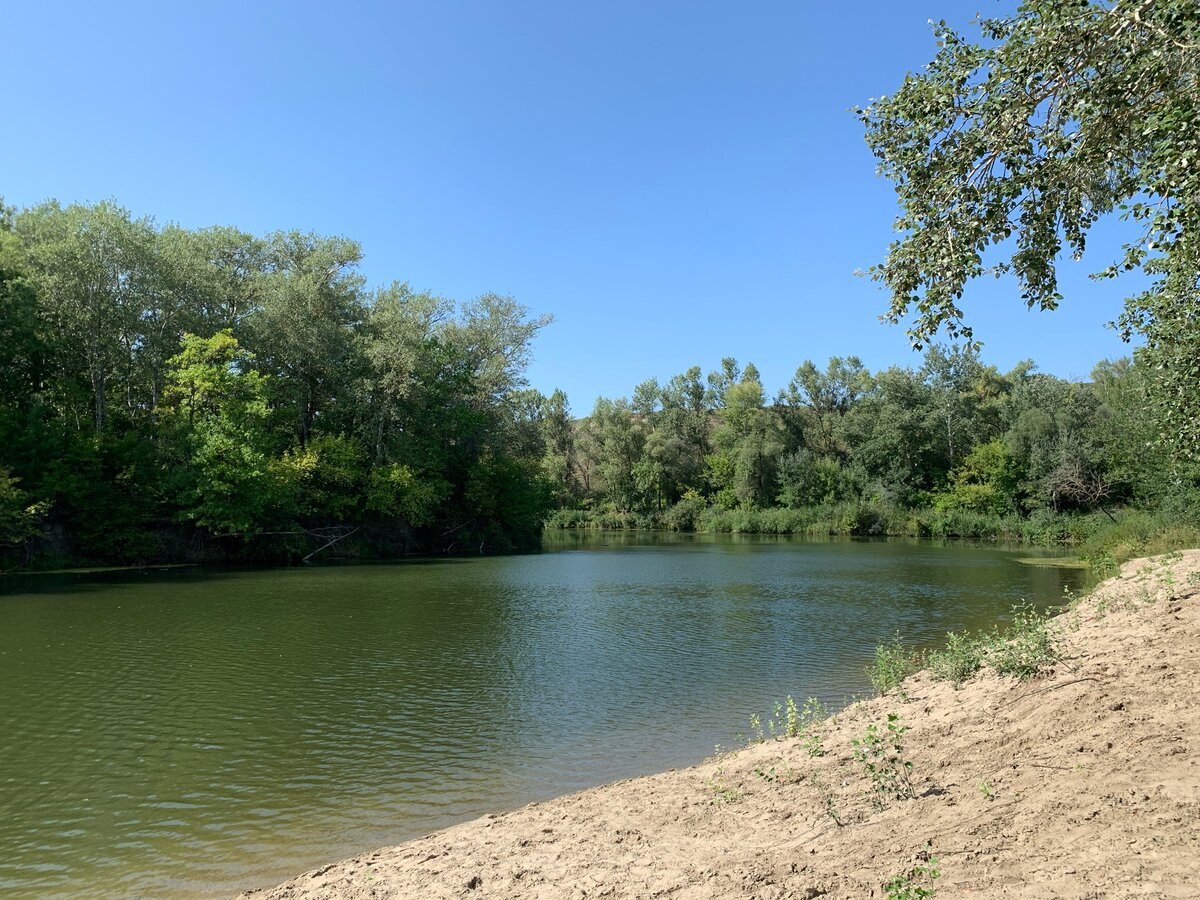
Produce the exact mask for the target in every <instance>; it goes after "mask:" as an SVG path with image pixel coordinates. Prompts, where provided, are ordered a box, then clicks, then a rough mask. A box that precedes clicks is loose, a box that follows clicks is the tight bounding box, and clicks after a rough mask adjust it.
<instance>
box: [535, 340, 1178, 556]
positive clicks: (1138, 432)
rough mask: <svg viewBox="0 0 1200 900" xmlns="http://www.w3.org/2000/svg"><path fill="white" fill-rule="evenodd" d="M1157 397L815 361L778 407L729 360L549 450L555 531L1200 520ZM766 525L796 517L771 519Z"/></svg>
mask: <svg viewBox="0 0 1200 900" xmlns="http://www.w3.org/2000/svg"><path fill="white" fill-rule="evenodd" d="M1152 384H1153V381H1152V379H1149V378H1148V377H1147V373H1146V372H1145V371H1144V367H1143V366H1140V365H1139V364H1136V363H1134V362H1132V361H1131V360H1129V359H1127V358H1125V359H1120V360H1117V361H1104V362H1101V363H1099V364H1098V365H1097V366H1096V367H1095V369H1094V371H1093V372H1092V375H1091V379H1090V380H1089V381H1087V382H1079V381H1070V380H1066V379H1062V378H1058V377H1055V376H1053V375H1049V374H1046V373H1042V372H1039V371H1037V368H1036V366H1035V365H1034V364H1033V363H1032V362H1023V363H1021V364H1020V365H1018V366H1016V367H1015V368H1014V369H1013V370H1012V371H1011V372H1007V373H1001V372H1000V371H999V370H998V369H996V367H994V366H990V365H987V364H986V363H984V362H983V360H982V359H981V358H980V357H979V355H978V353H977V352H976V351H975V350H974V349H973V348H972V347H970V346H969V345H958V346H951V347H947V346H941V345H938V346H933V347H930V348H929V349H928V350H927V351H926V353H925V354H924V357H923V359H922V362H921V364H920V365H919V366H917V367H907V368H906V367H899V366H893V367H891V368H888V369H885V370H883V371H879V372H874V373H873V372H870V371H869V370H868V369H867V368H866V367H865V366H864V365H863V364H862V362H861V360H859V359H858V358H856V357H853V356H851V357H847V358H842V357H834V358H832V359H830V360H829V361H828V362H827V363H826V365H825V366H824V367H820V366H818V365H816V364H815V363H813V362H811V361H805V362H804V363H803V364H802V365H800V367H799V368H798V369H797V370H796V373H795V376H794V377H793V378H792V379H791V380H790V381H789V382H788V384H787V385H786V386H785V387H784V388H783V389H782V390H780V391H778V392H777V393H776V395H775V396H774V397H773V398H771V397H769V396H768V394H767V392H766V389H765V388H764V386H763V384H762V380H761V377H760V375H759V372H758V370H757V369H756V367H755V366H753V365H746V366H745V367H741V366H739V364H738V362H737V361H736V360H734V359H725V360H722V363H721V366H720V368H718V369H716V370H714V371H712V372H709V373H708V374H707V376H706V377H702V374H701V369H700V368H699V367H694V368H691V369H689V370H688V371H686V372H684V373H682V374H679V375H676V376H674V377H673V378H671V379H670V380H668V381H667V382H666V383H665V384H660V383H659V382H658V381H657V380H656V379H650V380H648V381H644V382H642V383H641V384H639V385H637V386H636V387H635V388H634V390H633V392H632V395H631V397H627V398H626V397H623V398H620V399H617V400H610V399H605V398H601V399H600V400H598V401H597V402H596V405H595V408H594V409H593V410H592V413H591V415H590V416H588V417H587V418H586V419H583V420H581V421H579V422H578V423H577V424H576V426H575V427H573V428H571V427H568V419H567V418H566V417H561V419H560V424H559V425H558V426H557V427H556V428H554V429H553V434H552V435H550V436H549V440H548V448H549V449H548V455H547V462H546V471H547V474H548V475H549V476H550V477H551V478H552V479H553V480H554V484H555V491H556V499H557V501H558V503H559V506H560V509H559V511H558V512H557V513H555V515H554V516H553V517H552V522H553V523H555V524H558V525H562V526H573V525H585V524H608V525H622V524H626V525H643V526H652V527H668V528H676V529H683V530H687V529H693V528H699V529H702V530H718V531H719V530H748V531H822V532H828V531H831V532H846V533H859V534H883V533H911V534H929V533H938V534H945V535H948V536H949V535H959V536H988V535H993V534H995V533H996V532H997V530H998V523H1002V524H1003V525H1004V526H1005V527H1003V528H1001V529H1000V530H1002V531H1004V532H1005V533H1007V534H1009V535H1018V536H1019V535H1023V534H1034V535H1039V536H1042V538H1043V539H1051V540H1052V539H1061V538H1062V537H1063V536H1064V535H1063V533H1062V528H1063V527H1065V526H1064V525H1063V523H1064V522H1066V521H1067V520H1069V519H1070V517H1072V516H1078V515H1080V514H1095V515H1097V516H1104V517H1108V518H1115V516H1114V512H1115V511H1116V510H1119V509H1121V508H1124V507H1128V506H1137V507H1141V508H1150V509H1167V508H1170V509H1178V510H1180V511H1187V510H1192V511H1194V510H1195V509H1196V508H1197V505H1196V498H1197V487H1198V484H1200V482H1198V479H1197V475H1198V470H1197V468H1196V466H1195V465H1194V464H1193V463H1189V462H1188V461H1186V460H1185V459H1183V458H1180V457H1179V456H1178V455H1177V454H1172V453H1171V452H1170V450H1169V448H1168V447H1167V446H1165V445H1164V443H1163V442H1162V441H1159V440H1158V439H1157V431H1156V425H1155V423H1154V421H1153V419H1152V417H1150V416H1148V415H1146V414H1145V407H1146V405H1147V403H1148V399H1147V398H1148V396H1149V394H1148V390H1149V388H1150V387H1151V386H1152ZM770 511H776V512H778V511H794V513H795V514H791V515H787V514H782V515H766V514H765V513H767V512H770Z"/></svg>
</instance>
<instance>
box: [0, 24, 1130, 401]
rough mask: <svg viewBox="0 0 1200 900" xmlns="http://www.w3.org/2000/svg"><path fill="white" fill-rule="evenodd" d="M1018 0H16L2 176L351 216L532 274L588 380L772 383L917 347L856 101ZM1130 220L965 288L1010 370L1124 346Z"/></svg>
mask: <svg viewBox="0 0 1200 900" xmlns="http://www.w3.org/2000/svg"><path fill="white" fill-rule="evenodd" d="M1011 5H1012V4H1011V3H1009V2H999V0H970V2H965V0H890V2H885V0H859V2H853V0H852V2H844V3H832V4H831V3H816V2H812V0H804V2H801V0H790V2H758V3H733V2H726V3H710V2H697V0H687V2H684V0H672V2H654V0H629V2H627V0H603V2H599V0H592V2H572V0H555V2H548V0H547V2H542V0H538V2H523V0H506V2H497V0H487V2H485V0H471V2H454V0H438V2H429V0H425V2H420V3H418V2H377V3H361V2H360V3H347V2H343V3H337V4H335V3H329V2H323V3H313V2H297V0H289V2H286V3H285V2H278V3H267V2H247V0H240V2H227V0H205V2H202V3H164V2H161V0H155V2H152V3H144V4H134V3H125V2H119V0H114V2H111V3H104V4H98V3H86V4H85V3H82V2H80V3H72V4H66V3H56V2H50V0H41V2H38V3H13V4H9V5H8V7H7V8H6V11H5V14H4V59H5V63H6V65H5V79H4V82H5V87H4V99H5V103H4V113H5V115H4V120H5V135H4V137H3V139H2V140H0V195H3V196H4V197H5V199H6V200H7V201H8V202H9V203H13V204H16V205H19V206H23V205H28V204H31V203H35V202H38V201H40V200H43V199H47V198H52V197H53V198H57V199H59V200H61V201H63V202H73V201H96V200H101V199H104V198H106V197H114V198H116V199H117V200H118V201H120V202H121V203H122V204H124V205H125V206H127V207H129V208H130V209H131V210H132V211H133V212H134V213H135V214H138V215H146V214H150V215H154V216H156V217H157V218H158V219H159V221H160V222H165V221H169V220H174V221H177V222H180V223H181V224H183V225H186V226H192V227H195V226H204V225H211V224H229V225H236V226H238V227H240V228H242V229H244V230H247V231H251V232H255V233H263V232H267V231H270V230H274V229H291V228H299V229H301V230H306V231H307V230H312V231H317V232H321V233H327V234H344V235H347V236H350V237H353V238H356V239H358V240H359V241H361V243H362V245H363V249H364V252H365V256H366V259H365V263H364V267H363V268H364V272H365V274H366V275H367V277H368V279H369V280H370V281H371V283H372V284H383V283H387V282H390V281H392V280H393V279H399V280H404V281H408V282H410V283H411V284H412V285H413V286H414V287H415V288H417V289H429V290H432V291H434V292H436V293H439V294H442V295H444V296H449V297H455V298H458V299H460V300H466V299H470V298H472V297H474V296H478V295H479V294H481V293H484V292H487V291H495V292H498V293H504V294H512V295H514V296H515V297H516V298H517V299H518V300H519V301H521V302H522V303H524V304H525V305H526V306H528V307H529V309H530V310H531V311H532V312H535V313H544V312H549V313H552V314H553V315H554V317H555V322H554V324H553V325H551V326H550V327H549V328H547V329H546V330H545V331H544V332H543V333H542V335H541V337H540V338H539V340H538V343H537V345H536V348H535V362H534V364H533V366H532V367H531V370H530V380H531V383H532V384H533V386H535V387H537V388H540V389H541V390H543V391H546V392H549V391H550V390H552V389H553V388H555V387H561V388H563V389H564V390H566V391H567V394H568V397H569V398H570V400H571V403H572V407H573V409H574V410H575V412H576V413H577V414H586V413H587V412H588V411H589V410H590V408H591V405H592V402H593V400H594V399H595V397H596V396H597V395H598V394H603V395H606V396H619V395H623V394H628V393H630V392H631V391H632V388H633V386H634V384H636V383H637V382H639V381H641V380H643V379H645V378H647V377H650V376H656V377H658V378H660V379H666V378H669V377H670V376H671V375H672V374H674V373H676V372H680V371H683V370H684V369H686V368H687V367H689V366H691V365H700V366H702V367H703V368H704V369H705V371H708V370H709V369H712V368H715V367H716V366H717V365H718V362H719V360H720V358H721V357H723V356H735V357H737V358H738V359H739V360H741V361H743V362H745V361H752V362H754V363H755V364H756V365H757V366H758V367H759V369H760V370H761V371H762V373H763V378H764V382H765V383H766V387H767V389H768V391H769V392H774V391H775V390H776V389H777V388H779V387H781V386H782V385H783V384H784V383H786V381H787V379H788V378H789V377H790V376H791V373H792V372H793V371H794V370H795V368H796V366H797V365H798V364H799V363H800V362H802V361H803V360H804V359H806V358H812V359H814V360H818V361H823V360H824V359H825V358H826V357H828V356H830V355H848V354H858V355H859V356H861V357H862V358H863V360H864V362H866V364H867V365H868V366H870V367H871V368H872V369H876V368H880V367H884V366H887V365H891V364H893V363H899V364H903V365H913V364H916V363H917V362H918V361H919V360H918V358H917V357H915V356H914V355H913V353H912V352H911V351H910V350H909V349H908V345H907V342H906V340H905V337H904V333H903V330H902V329H901V328H896V327H887V326H883V325H881V324H880V323H879V322H878V321H877V318H876V317H877V315H878V314H879V313H880V312H881V311H882V310H883V308H884V307H885V305H886V297H885V296H884V295H883V294H882V293H881V292H880V291H879V289H878V287H877V286H876V285H875V284H873V283H872V282H870V281H868V280H866V279H863V278H857V277H855V275H854V272H855V270H856V269H863V268H866V267H867V266H869V265H871V264H872V263H874V262H877V261H878V260H879V259H880V258H881V256H882V254H883V253H884V251H885V248H886V246H887V244H888V242H889V240H890V239H891V221H892V219H893V217H894V213H895V204H894V199H893V193H892V190H891V187H890V185H889V184H888V183H886V182H885V181H883V180H882V179H880V178H879V177H878V176H876V175H875V170H874V160H873V159H872V157H871V155H870V153H869V152H868V150H867V148H866V145H865V143H864V142H863V138H862V129H861V126H860V125H859V123H858V122H857V120H856V119H855V118H854V116H853V115H851V113H850V112H848V108H849V107H851V106H853V105H855V104H860V103H864V102H865V101H866V100H867V99H868V98H870V97H873V96H878V95H880V94H884V93H888V92H890V91H891V90H892V89H893V88H894V87H895V86H896V85H898V84H899V83H900V81H901V79H902V78H903V76H904V74H905V73H906V72H907V71H910V70H915V69H918V68H920V67H921V66H922V65H923V64H924V63H925V62H927V61H928V59H929V58H930V57H931V56H932V54H933V52H934V44H933V39H932V36H931V33H930V29H929V26H928V24H927V22H928V20H929V19H938V18H944V19H946V20H948V21H949V22H951V23H952V24H956V25H959V26H961V27H962V28H963V29H965V30H966V31H967V32H968V33H969V34H974V33H975V32H974V30H973V27H972V26H971V24H970V23H971V21H972V20H973V19H974V16H975V14H976V12H979V11H982V12H984V13H985V14H988V15H991V14H997V13H1001V12H1004V11H1005V10H1006V9H1009V8H1010V7H1011ZM1119 235H1120V229H1119V228H1118V227H1115V226H1114V227H1109V228H1105V229H1104V230H1103V231H1102V232H1101V233H1099V234H1098V235H1097V239H1096V240H1094V241H1093V243H1092V246H1091V248H1090V251H1089V254H1088V257H1087V258H1085V260H1084V261H1083V262H1082V263H1074V262H1070V261H1068V262H1065V263H1064V264H1063V266H1062V269H1061V271H1062V276H1063V279H1062V283H1063V293H1064V294H1065V296H1066V301H1065V302H1064V304H1063V306H1062V308H1061V309H1060V310H1058V311H1057V312H1054V313H1038V312H1029V311H1026V310H1025V308H1024V306H1023V305H1022V304H1021V302H1020V300H1019V298H1018V297H1017V295H1016V291H1015V288H1014V285H1013V283H1012V282H1009V281H1003V280H1001V281H994V280H988V281H987V282H981V283H980V284H978V285H976V286H974V287H972V289H971V290H970V291H969V293H968V294H967V296H966V298H965V300H964V303H963V305H964V308H965V309H966V310H967V312H968V319H969V321H970V322H971V323H972V324H974V325H975V326H976V335H977V337H980V338H982V339H983V341H984V343H985V348H984V357H985V359H986V360H987V361H988V362H991V363H994V364H996V365H998V366H1000V367H1001V368H1002V369H1007V368H1009V367H1011V366H1012V365H1013V364H1014V363H1015V362H1017V361H1018V360H1021V359H1024V358H1033V359H1035V360H1036V361H1037V362H1038V363H1039V365H1040V366H1041V368H1042V369H1043V370H1045V371H1049V372H1053V373H1055V374H1059V375H1063V376H1078V377H1086V375H1087V373H1088V372H1089V371H1090V369H1091V366H1092V364H1093V363H1094V362H1095V361H1096V360H1098V359H1100V358H1103V357H1112V356H1118V355H1122V354H1124V353H1126V352H1127V351H1128V348H1127V347H1126V346H1125V345H1123V344H1121V342H1120V341H1119V339H1118V338H1117V337H1116V335H1115V334H1114V333H1113V332H1112V331H1110V330H1107V329H1105V327H1104V323H1105V322H1107V321H1109V320H1111V319H1112V318H1114V317H1115V316H1116V314H1117V313H1118V312H1119V310H1120V305H1121V304H1120V298H1121V297H1122V296H1123V295H1124V294H1125V293H1128V292H1130V291H1132V290H1133V289H1134V287H1135V286H1136V285H1135V283H1134V282H1132V281H1129V282H1119V283H1104V284H1098V283H1095V282H1091V281H1089V280H1088V279H1087V278H1086V275H1087V273H1088V272H1090V271H1093V270H1095V269H1098V268H1100V267H1101V266H1102V265H1104V264H1107V262H1108V261H1109V256H1110V254H1111V253H1112V251H1113V249H1114V248H1115V247H1116V246H1118V244H1119V240H1118V237H1119Z"/></svg>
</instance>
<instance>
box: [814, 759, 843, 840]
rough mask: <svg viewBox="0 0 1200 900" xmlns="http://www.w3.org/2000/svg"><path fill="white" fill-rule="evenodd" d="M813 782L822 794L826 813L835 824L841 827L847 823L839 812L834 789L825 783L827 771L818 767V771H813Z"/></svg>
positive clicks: (822, 802)
mask: <svg viewBox="0 0 1200 900" xmlns="http://www.w3.org/2000/svg"><path fill="white" fill-rule="evenodd" d="M812 784H813V787H815V788H816V789H817V793H818V794H820V795H821V804H822V805H823V806H824V807H825V815H827V816H829V818H831V819H833V824H834V825H836V826H837V827H838V828H841V827H842V826H843V825H844V824H845V823H844V822H843V821H842V814H841V813H840V812H838V808H837V803H836V802H835V801H834V797H833V791H832V790H831V789H830V787H829V785H828V784H826V783H825V773H824V772H823V771H822V770H821V769H817V771H815V772H813V773H812Z"/></svg>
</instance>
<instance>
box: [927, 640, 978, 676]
mask: <svg viewBox="0 0 1200 900" xmlns="http://www.w3.org/2000/svg"><path fill="white" fill-rule="evenodd" d="M927 661H928V663H929V673H930V675H932V676H933V677H934V678H935V679H936V680H938V681H950V682H953V684H954V686H955V687H959V686H960V685H961V684H962V683H963V682H964V681H966V680H967V679H968V678H970V677H971V676H972V675H974V674H975V673H976V672H978V671H979V669H980V667H981V666H982V665H983V646H982V645H981V644H980V642H979V641H978V640H976V639H973V638H970V637H968V636H967V635H965V634H955V633H954V632H950V633H948V634H947V635H946V646H945V647H943V648H942V649H941V650H934V651H932V652H931V653H930V654H929V656H928V657H927Z"/></svg>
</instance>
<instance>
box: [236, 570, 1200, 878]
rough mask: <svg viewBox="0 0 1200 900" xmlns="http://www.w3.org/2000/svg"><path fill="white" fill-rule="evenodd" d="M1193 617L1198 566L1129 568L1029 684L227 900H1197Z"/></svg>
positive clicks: (875, 712)
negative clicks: (876, 748)
mask: <svg viewBox="0 0 1200 900" xmlns="http://www.w3.org/2000/svg"><path fill="white" fill-rule="evenodd" d="M1198 600H1200V551H1187V552H1184V553H1172V554H1167V555H1165V556H1160V557H1153V558H1150V559H1141V560H1134V561H1132V562H1129V563H1126V564H1125V565H1124V566H1122V568H1121V574H1120V575H1119V576H1116V577H1114V578H1111V579H1109V580H1108V581H1105V582H1103V583H1101V584H1100V585H1098V586H1097V587H1096V588H1095V589H1093V591H1092V592H1091V593H1090V594H1089V595H1087V596H1086V597H1085V598H1083V599H1082V600H1081V601H1080V602H1079V603H1078V604H1077V605H1075V606H1073V608H1072V609H1071V610H1070V611H1069V612H1065V613H1063V614H1062V615H1060V616H1058V617H1057V618H1056V619H1054V620H1052V621H1053V623H1054V625H1055V627H1056V629H1057V630H1058V631H1060V632H1061V639H1062V642H1063V647H1064V655H1063V657H1062V659H1061V660H1060V661H1059V662H1058V663H1057V664H1055V665H1054V667H1053V669H1052V670H1051V671H1049V672H1047V673H1046V674H1044V675H1042V676H1040V677H1038V678H1035V679H1031V680H1025V681H1020V680H1017V679H1015V678H1012V677H1001V676H997V675H995V674H993V673H991V672H985V673H981V674H976V675H974V676H973V677H971V678H970V679H969V680H967V681H966V682H965V683H964V684H963V686H962V687H961V688H958V689H956V688H955V687H954V686H953V685H952V684H950V683H949V682H944V681H943V682H937V681H934V680H933V679H932V677H931V675H930V673H929V671H928V670H923V671H922V672H920V673H918V674H916V675H914V676H911V677H910V678H909V679H908V680H906V681H905V682H904V684H903V685H902V687H901V689H900V690H899V691H897V690H893V691H890V692H889V693H888V694H886V695H884V696H882V697H878V698H874V699H871V700H865V701H859V702H857V703H854V704H851V705H850V706H848V707H846V708H845V709H843V710H842V711H841V712H839V713H837V714H836V715H835V716H833V717H831V718H830V719H829V720H826V721H825V722H824V723H822V724H820V725H819V726H816V727H814V728H812V729H811V730H810V731H809V732H808V733H806V734H804V735H801V736H798V737H793V738H787V739H781V740H767V741H765V742H762V743H757V744H751V745H750V746H748V747H746V748H743V749H741V750H737V751H733V752H730V753H725V754H722V755H720V756H718V757H714V758H711V759H709V760H707V761H705V762H703V763H701V764H699V765H696V766H691V767H689V768H686V769H681V770H677V771H669V772H666V773H662V774H658V775H651V776H646V777H642V778H637V779H632V780H627V781H620V782H615V783H611V784H607V785H604V786H601V787H598V788H593V789H590V790H586V791H583V792H580V793H577V794H572V795H568V796H565V797H559V798H556V799H553V800H549V801H544V802H541V803H535V804H531V805H529V806H525V807H522V808H520V809H517V810H514V811H511V812H506V813H494V814H490V815H487V816H484V817H481V818H478V819H475V820H472V821H469V822H465V823H463V824H460V825H457V826H454V827H452V828H449V829H445V830H443V831H438V832H434V833H432V834H429V835H426V836H425V837H421V838H417V839H415V840H411V841H407V842H405V843H403V844H400V845H397V846H392V847H386V848H381V849H378V850H375V851H371V852H368V853H364V854H360V855H358V856H355V857H352V858H351V859H348V860H343V861H341V862H335V863H331V864H328V865H324V866H321V867H319V868H317V869H314V870H312V871H310V872H308V873H305V874H304V875H301V876H299V877H297V878H294V879H292V880H290V881H287V882H284V883H282V884H279V885H276V886H274V887H265V888H259V889H255V890H251V891H248V892H247V893H244V894H242V895H240V896H241V897H242V898H245V900H284V898H288V900H302V898H303V900H318V898H320V900H333V898H346V900H365V898H384V897H395V898H400V897H422V898H426V897H428V898H438V897H446V898H449V897H463V896H471V897H487V898H518V897H521V898H524V897H532V898H558V897H567V898H588V897H647V898H649V897H681V898H713V900H715V898H719V897H745V898H750V897H755V898H763V900H766V898H780V900H782V898H785V897H807V898H815V897H827V898H851V897H856V898H857V897H868V896H874V897H883V896H887V893H888V892H887V890H886V889H885V885H886V884H888V883H889V882H892V883H893V885H895V884H896V883H897V882H895V881H893V879H900V880H901V882H902V883H903V884H905V885H908V886H909V887H912V888H914V889H915V888H916V887H920V886H926V887H929V888H932V889H935V890H936V895H937V896H938V897H954V896H980V895H986V896H995V897H1047V896H1060V897H1078V898H1083V897H1098V896H1104V897H1124V896H1141V897H1145V896H1152V897H1164V898H1166V897H1186V896H1196V895H1197V894H1198V893H1200V873H1198V872H1197V871H1196V865H1195V862H1194V861H1195V860H1196V859H1198V858H1200V828H1197V827H1196V825H1195V824H1194V823H1195V822H1196V820H1197V819H1196V817H1197V811H1198V810H1200V763H1198V760H1197V754H1196V752H1195V750H1194V748H1195V747H1196V746H1200V709H1197V708H1196V704H1195V690H1194V685H1195V684H1197V683H1200V602H1197V601H1198ZM889 716H897V717H898V718H896V719H894V720H889ZM889 721H892V722H893V723H894V724H895V727H896V728H897V729H901V728H902V729H905V730H903V731H901V732H900V733H899V736H898V738H897V740H898V742H899V743H901V744H902V745H903V750H902V753H901V756H900V757H899V758H900V759H902V760H903V761H906V762H910V763H911V769H910V770H908V774H907V776H906V777H907V778H908V779H909V780H910V781H911V785H912V788H913V790H912V792H911V793H912V794H914V795H915V796H912V797H908V796H905V797H904V798H903V799H901V798H900V796H899V795H898V794H896V793H895V790H894V789H893V790H892V793H891V794H887V792H886V791H884V792H883V793H881V792H879V791H876V790H875V787H878V772H879V771H882V769H879V768H877V776H876V778H875V779H874V781H873V780H872V777H871V776H870V775H869V774H868V773H867V770H866V769H865V768H864V766H863V760H862V759H860V758H856V755H855V751H856V745H855V744H854V743H853V742H854V741H858V742H859V744H858V749H859V755H860V756H861V755H862V748H863V747H864V746H867V747H870V746H871V734H872V732H871V731H869V730H868V728H869V727H870V726H872V725H873V726H874V732H873V733H874V734H875V735H876V736H882V738H883V740H882V741H879V742H876V743H877V744H880V745H883V746H884V748H885V753H884V756H882V757H880V756H876V757H874V759H875V761H876V762H877V763H879V762H881V761H885V760H886V759H887V758H888V753H887V752H886V745H887V744H888V743H889V742H890V740H891V736H892V732H890V731H888V730H887V725H888V723H889ZM814 736H815V737H814ZM814 741H815V742H816V744H817V745H819V748H820V751H821V752H820V753H819V754H814V750H813V747H814ZM864 742H866V743H865V744H864ZM886 768H887V767H886V766H884V767H883V769H886ZM893 768H895V767H893ZM931 858H932V860H934V861H933V862H931V861H930V860H931ZM933 871H937V872H938V875H937V876H936V877H934V876H933V875H932V874H931V873H932V872H933ZM912 896H919V895H912Z"/></svg>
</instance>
